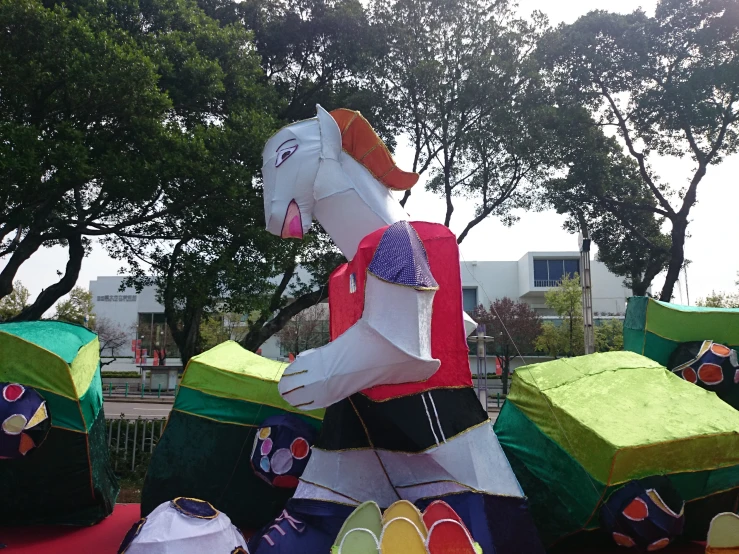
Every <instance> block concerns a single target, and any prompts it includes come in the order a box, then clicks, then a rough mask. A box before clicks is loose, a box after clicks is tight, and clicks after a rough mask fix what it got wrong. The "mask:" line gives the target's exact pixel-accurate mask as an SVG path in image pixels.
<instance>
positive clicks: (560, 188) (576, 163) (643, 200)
mask: <svg viewBox="0 0 739 554" xmlns="http://www.w3.org/2000/svg"><path fill="white" fill-rule="evenodd" d="M550 124H551V125H552V129H553V131H554V135H555V136H556V141H557V149H558V151H559V157H560V160H561V163H563V164H564V166H565V167H566V171H567V174H566V176H565V177H560V178H557V179H551V180H550V181H549V182H548V183H547V187H546V193H545V199H546V201H547V202H548V204H549V205H550V206H552V207H553V208H554V209H556V210H557V212H559V213H562V214H567V215H568V216H569V217H568V219H567V221H566V222H565V225H564V227H565V229H567V230H568V231H570V232H572V233H577V232H583V234H589V236H590V238H592V240H593V242H595V243H596V244H597V245H598V260H599V261H601V262H603V263H604V264H605V265H606V267H607V268H608V269H609V270H610V271H611V272H612V273H614V274H615V275H619V276H622V277H624V285H625V286H627V287H629V288H630V289H631V290H632V292H633V294H634V295H635V296H645V295H646V293H647V290H648V289H649V286H650V285H651V283H652V280H653V279H654V277H655V276H656V275H657V274H658V273H660V272H661V271H662V270H663V269H665V268H666V267H667V263H668V262H669V249H670V237H669V235H665V234H664V233H662V231H661V229H660V227H661V224H662V219H660V218H657V217H656V216H655V214H654V213H652V212H651V208H652V207H654V205H655V202H654V199H653V198H652V197H651V194H650V192H649V190H648V189H647V187H646V185H645V184H644V182H643V181H642V179H641V177H640V175H639V168H638V165H637V164H636V162H634V161H633V160H631V159H629V158H627V157H626V156H624V154H623V152H622V148H621V146H620V145H619V144H618V142H617V141H616V140H615V139H614V138H609V137H606V136H605V135H604V133H603V131H602V129H601V128H600V127H599V126H597V125H596V124H595V122H594V121H593V119H592V118H591V117H590V115H589V114H588V113H587V112H586V111H585V110H583V109H579V108H560V109H558V110H557V114H556V116H555V117H554V118H553V119H552V121H551V123H550ZM614 199H617V200H618V201H614ZM624 200H628V202H630V203H632V204H633V205H635V206H636V205H638V206H639V207H638V208H628V209H627V208H626V207H625V206H623V205H622V202H623V201H624Z"/></svg>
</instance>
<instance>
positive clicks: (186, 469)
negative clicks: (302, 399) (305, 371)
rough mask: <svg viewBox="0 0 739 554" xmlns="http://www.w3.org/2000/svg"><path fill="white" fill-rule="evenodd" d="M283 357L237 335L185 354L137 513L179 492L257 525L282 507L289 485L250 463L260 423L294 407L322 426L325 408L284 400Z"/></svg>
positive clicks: (289, 493) (311, 422) (238, 520)
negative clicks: (272, 356) (277, 483)
mask: <svg viewBox="0 0 739 554" xmlns="http://www.w3.org/2000/svg"><path fill="white" fill-rule="evenodd" d="M287 365H288V364H286V363H281V362H276V361H273V360H269V359H266V358H263V357H261V356H259V355H257V354H254V353H252V352H249V351H248V350H245V349H243V348H242V347H241V346H239V345H238V344H237V343H236V342H233V341H227V342H224V343H223V344H219V345H218V346H216V347H214V348H212V349H210V350H208V351H207V352H204V353H202V354H200V355H198V356H195V357H193V358H191V359H190V361H189V362H188V364H187V368H186V369H185V373H184V375H183V376H182V381H181V383H180V385H179V387H178V389H177V396H176V398H175V403H174V407H173V409H172V412H171V414H170V416H169V419H168V421H167V425H166V427H165V430H164V434H163V435H162V438H161V439H160V441H159V443H158V444H157V447H156V449H155V450H154V454H153V456H152V460H151V463H150V464H149V469H148V471H147V474H146V480H145V482H144V489H143V491H142V502H141V511H142V515H146V514H148V513H150V512H151V511H152V510H153V509H154V508H156V507H157V506H158V505H159V504H161V503H162V502H166V501H168V500H171V499H172V498H175V497H178V496H185V497H192V498H199V499H201V500H206V501H208V502H210V503H211V504H213V506H215V507H216V508H217V509H218V510H220V511H222V512H224V513H226V514H228V516H229V518H230V519H231V521H232V522H233V523H234V525H236V526H238V527H242V528H256V527H259V526H261V525H263V524H265V523H267V522H268V521H271V520H272V519H273V518H274V517H275V516H276V515H278V514H279V513H280V511H281V510H282V508H283V507H284V505H285V502H286V501H287V499H288V498H290V496H292V494H293V492H294V491H293V490H292V489H281V488H276V487H273V486H270V485H269V484H267V483H266V482H264V481H263V480H262V479H260V478H259V477H258V476H257V475H256V474H255V473H254V471H253V469H252V467H251V461H250V455H251V451H252V448H253V446H254V444H255V438H256V433H257V430H258V427H259V424H260V423H261V422H262V421H264V420H265V419H266V418H268V417H270V416H274V415H280V414H293V415H295V416H297V417H299V418H301V419H302V420H303V421H305V422H306V423H308V424H309V425H311V426H312V427H314V428H315V429H317V430H318V429H320V426H321V421H322V420H323V414H324V410H315V411H310V412H303V411H300V410H298V409H296V408H294V407H292V406H291V405H290V404H288V403H287V402H285V401H284V400H283V399H282V397H281V396H280V393H279V392H278V390H277V383H278V381H279V380H280V377H281V376H282V373H283V371H284V370H285V368H286V367H287Z"/></svg>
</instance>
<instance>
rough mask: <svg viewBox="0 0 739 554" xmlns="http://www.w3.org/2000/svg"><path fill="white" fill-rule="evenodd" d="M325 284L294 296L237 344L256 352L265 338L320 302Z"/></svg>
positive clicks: (323, 296)
mask: <svg viewBox="0 0 739 554" xmlns="http://www.w3.org/2000/svg"><path fill="white" fill-rule="evenodd" d="M327 286H328V285H323V286H322V287H320V288H318V289H316V290H314V291H313V292H309V293H307V294H304V295H303V296H300V297H298V298H296V299H295V301H294V302H291V303H290V304H288V305H287V306H285V307H284V308H282V309H281V310H280V311H279V312H278V313H277V315H275V316H274V317H273V318H272V319H270V320H269V321H267V322H265V323H264V324H263V325H258V326H255V327H254V328H253V329H251V330H250V331H249V332H248V333H247V334H246V336H245V337H244V338H243V339H241V341H240V342H239V344H241V346H243V347H244V348H246V349H247V350H251V351H252V352H256V351H257V349H258V348H259V347H260V346H262V344H264V342H265V341H266V340H267V339H269V338H270V337H271V336H272V335H274V334H275V333H277V332H278V331H280V330H282V328H284V327H285V325H287V323H288V322H289V321H290V319H292V318H293V317H295V316H296V315H298V314H299V313H300V312H302V311H303V310H305V309H306V308H310V307H311V306H315V305H316V304H318V302H320V300H321V299H322V298H325V288H326V287H327Z"/></svg>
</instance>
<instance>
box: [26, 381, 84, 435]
mask: <svg viewBox="0 0 739 554" xmlns="http://www.w3.org/2000/svg"><path fill="white" fill-rule="evenodd" d="M34 390H35V391H36V392H38V393H39V394H40V395H41V396H42V397H43V399H44V400H46V408H47V409H48V410H49V415H50V416H51V424H52V425H53V426H54V427H59V428H61V429H68V430H70V431H79V432H81V433H84V432H86V431H87V429H86V426H85V422H84V420H83V419H82V414H81V413H80V405H79V403H77V401H75V400H71V399H70V398H65V397H64V396H60V395H58V394H55V393H53V392H49V391H45V390H39V389H34Z"/></svg>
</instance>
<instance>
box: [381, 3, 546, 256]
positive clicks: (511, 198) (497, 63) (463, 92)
mask: <svg viewBox="0 0 739 554" xmlns="http://www.w3.org/2000/svg"><path fill="white" fill-rule="evenodd" d="M372 10H373V14H374V19H373V21H374V23H375V25H376V26H377V27H378V28H379V29H380V32H381V33H383V35H384V36H385V37H386V45H385V52H384V55H383V56H382V58H381V59H380V60H379V67H378V71H376V73H375V75H374V79H375V80H376V82H377V85H376V86H378V87H384V88H386V90H387V94H388V95H389V98H391V99H392V100H393V101H394V102H395V104H396V105H397V106H398V109H399V113H398V118H399V120H400V124H401V128H402V129H403V130H404V131H405V132H407V133H409V135H410V142H411V145H412V147H413V150H414V160H413V171H416V172H419V173H423V172H426V171H429V172H430V179H429V180H428V182H427V188H428V189H429V190H431V191H432V192H434V193H435V194H438V195H439V196H441V197H443V198H444V199H445V201H446V215H445V219H444V223H445V225H449V222H450V221H451V217H452V213H453V211H454V202H455V200H456V199H457V198H460V197H461V198H465V199H468V200H472V201H473V202H474V205H475V213H474V216H473V218H472V219H470V221H468V222H467V224H466V226H465V228H464V229H463V231H462V232H461V233H460V234H459V237H458V240H459V242H461V241H462V240H464V238H465V237H466V236H467V234H468V233H469V232H470V230H471V229H472V228H473V227H475V226H476V225H477V224H478V223H480V222H481V221H483V220H484V219H485V218H487V217H489V216H496V217H499V218H500V219H501V220H502V221H503V222H504V223H507V224H512V223H513V222H515V220H516V216H515V215H514V213H513V212H512V210H513V209H514V208H518V207H530V206H531V205H532V203H533V200H534V196H535V195H534V192H535V189H536V185H537V184H538V183H539V182H540V181H541V180H542V178H543V175H544V174H545V173H546V166H547V156H548V149H547V145H548V144H549V143H550V141H549V140H548V137H547V134H546V132H545V128H544V127H543V126H542V125H541V120H542V117H543V116H544V115H545V114H546V113H547V111H548V107H547V104H548V98H547V95H546V91H545V89H544V87H543V86H541V83H540V77H539V73H538V70H537V67H536V61H535V60H534V58H533V56H532V52H533V51H534V46H535V44H536V41H537V40H538V39H539V37H540V36H541V34H542V33H543V32H544V31H545V29H546V27H547V22H546V19H545V18H544V17H543V16H542V15H541V14H539V13H535V14H534V15H533V17H532V18H531V19H530V20H524V19H521V18H518V17H517V16H516V15H515V13H514V12H513V10H512V5H511V4H509V3H508V2H507V1H501V2H491V1H489V0H452V1H448V0H433V1H427V0H375V1H374V2H373V4H372ZM409 195H410V192H407V193H406V196H405V199H404V200H407V198H408V196H409Z"/></svg>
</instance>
